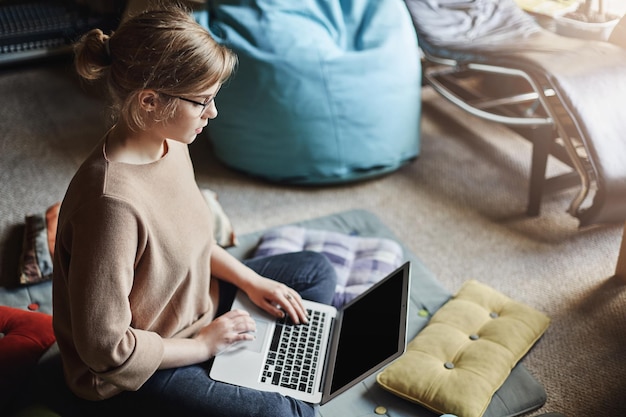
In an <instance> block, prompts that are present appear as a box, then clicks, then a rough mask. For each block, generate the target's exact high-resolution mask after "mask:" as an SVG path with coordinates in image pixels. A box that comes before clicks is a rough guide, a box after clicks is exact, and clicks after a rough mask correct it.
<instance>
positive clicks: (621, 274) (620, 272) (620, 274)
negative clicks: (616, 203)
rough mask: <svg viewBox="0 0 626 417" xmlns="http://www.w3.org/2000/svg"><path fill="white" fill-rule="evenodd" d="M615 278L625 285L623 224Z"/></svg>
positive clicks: (625, 226)
mask: <svg viewBox="0 0 626 417" xmlns="http://www.w3.org/2000/svg"><path fill="white" fill-rule="evenodd" d="M615 276H616V277H617V278H619V279H620V280H622V281H623V282H624V283H626V223H624V231H623V233H622V243H621V245H620V249H619V255H618V257H617V266H616V267H615Z"/></svg>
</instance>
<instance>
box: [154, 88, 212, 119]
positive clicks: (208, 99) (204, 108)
mask: <svg viewBox="0 0 626 417" xmlns="http://www.w3.org/2000/svg"><path fill="white" fill-rule="evenodd" d="M159 94H163V95H164V96H166V97H171V98H177V99H179V100H182V101H186V102H187V103H191V104H195V105H196V106H200V107H202V112H201V113H200V114H202V113H204V110H206V107H207V106H208V105H209V104H211V101H213V99H214V98H215V97H207V99H206V101H205V102H204V103H202V102H200V101H196V100H192V99H190V98H187V97H181V96H173V95H171V94H166V93H161V92H159Z"/></svg>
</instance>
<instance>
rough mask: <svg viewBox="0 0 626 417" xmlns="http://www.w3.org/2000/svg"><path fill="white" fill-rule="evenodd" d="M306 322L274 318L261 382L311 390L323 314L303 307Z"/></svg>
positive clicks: (319, 347) (316, 367) (323, 320)
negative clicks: (305, 311)
mask: <svg viewBox="0 0 626 417" xmlns="http://www.w3.org/2000/svg"><path fill="white" fill-rule="evenodd" d="M307 313H308V315H309V323H308V324H298V325H293V324H290V323H287V322H286V319H280V320H277V321H276V328H275V330H274V335H273V337H272V343H271V345H270V349H269V352H268V355H267V357H266V358H265V364H264V366H263V372H262V374H261V382H264V383H268V384H272V385H276V386H281V387H286V388H290V389H294V390H298V391H301V392H306V393H312V392H313V389H314V387H313V383H314V381H315V374H316V372H317V369H319V368H318V366H317V362H318V361H319V358H320V356H321V351H320V349H321V345H322V333H323V331H322V329H323V326H324V325H325V322H326V315H325V314H324V313H322V312H319V311H311V310H307Z"/></svg>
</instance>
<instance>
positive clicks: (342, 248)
mask: <svg viewBox="0 0 626 417" xmlns="http://www.w3.org/2000/svg"><path fill="white" fill-rule="evenodd" d="M302 250H310V251H314V252H320V253H322V254H324V255H326V257H327V258H328V260H329V261H330V263H331V264H332V265H333V267H334V268H335V271H336V272H337V289H336V291H335V297H334V299H333V303H332V304H333V305H334V306H335V307H337V308H339V307H341V306H343V305H344V304H346V303H347V302H349V301H351V300H352V299H354V298H355V297H356V296H357V295H359V294H361V293H362V292H363V291H365V290H366V289H368V288H369V287H370V286H372V285H373V284H374V283H376V282H378V281H380V280H381V279H382V278H384V277H385V276H386V275H387V274H389V273H390V272H392V271H394V270H395V269H396V268H398V267H399V266H400V264H401V263H402V259H403V252H402V247H401V246H400V245H399V244H398V243H397V242H395V241H393V240H390V239H384V238H374V237H364V236H356V235H348V234H344V233H338V232H329V231H325V230H314V229H306V228H303V227H298V226H285V227H279V228H275V229H272V230H270V231H268V232H266V233H265V234H264V235H262V236H261V240H260V243H259V245H258V246H257V248H256V250H255V252H254V254H253V256H254V257H262V256H269V255H278V254H281V253H288V252H298V251H302Z"/></svg>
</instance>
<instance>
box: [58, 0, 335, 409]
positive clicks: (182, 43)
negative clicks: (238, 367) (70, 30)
mask: <svg viewBox="0 0 626 417" xmlns="http://www.w3.org/2000/svg"><path fill="white" fill-rule="evenodd" d="M75 52H76V61H75V63H76V70H77V72H78V74H79V75H80V76H82V77H83V78H84V79H86V80H96V79H99V78H104V79H105V80H106V83H107V86H108V90H109V93H110V96H111V98H112V110H113V116H114V125H113V127H112V128H111V129H110V130H109V131H108V133H107V134H106V135H105V137H104V138H103V139H102V141H101V142H100V143H99V144H98V145H97V146H96V148H95V150H94V151H93V152H92V153H91V154H90V156H89V157H88V158H87V159H86V161H85V162H84V163H83V164H82V165H81V167H80V169H79V170H78V172H77V173H76V175H75V176H74V178H73V179H72V181H71V183H70V185H69V187H68V190H67V193H66V195H65V198H64V200H63V204H62V206H61V211H60V215H59V223H58V233H57V241H56V242H57V243H56V248H55V259H54V285H53V300H54V314H53V317H54V318H53V322H54V330H55V334H56V337H57V341H58V346H59V349H60V352H61V357H62V362H63V370H64V374H65V381H66V383H67V386H68V387H69V389H70V390H71V392H72V393H73V394H72V395H73V396H75V397H78V398H75V401H72V402H71V404H72V407H71V409H70V410H67V409H66V410H63V412H64V413H66V414H68V413H76V414H82V415H93V414H94V413H98V412H101V413H102V414H109V415H110V413H111V412H125V413H128V412H131V411H132V412H147V411H150V410H152V411H158V412H161V413H165V414H167V413H172V414H174V413H175V415H181V416H194V415H198V416H200V415H210V416H214V417H215V416H229V417H233V416H239V415H241V416H251V415H259V416H261V415H272V416H290V415H294V416H312V415H314V414H315V410H314V407H313V406H312V405H310V404H307V403H304V402H302V401H297V400H294V399H292V398H289V397H285V396H282V395H279V394H276V393H269V392H260V391H256V390H250V389H245V388H241V387H236V386H232V385H228V384H224V383H219V382H216V381H213V380H211V379H210V378H209V377H208V368H209V366H210V363H211V361H210V360H211V358H212V357H214V356H215V355H217V354H219V353H220V352H221V351H223V350H224V349H227V348H229V347H230V346H231V345H233V344H235V343H238V342H242V341H246V340H251V339H253V338H254V330H255V323H254V321H253V320H252V319H251V318H250V317H249V315H248V314H247V313H245V312H242V311H229V310H230V305H231V304H232V301H233V298H234V294H235V292H236V290H237V289H241V290H242V291H244V292H245V293H247V295H248V296H249V297H250V299H251V300H252V301H253V302H254V303H255V304H256V305H258V306H259V307H260V308H262V309H264V310H266V311H267V312H269V313H270V314H273V315H274V316H276V317H282V316H283V315H284V314H285V313H286V314H288V315H289V317H290V318H291V319H292V320H293V321H294V322H295V323H301V322H306V321H307V315H306V311H305V310H304V308H303V306H302V298H308V299H312V300H314V301H318V302H323V303H330V302H331V300H332V297H333V292H334V289H335V283H336V277H335V275H334V270H333V268H332V267H331V266H330V264H329V262H328V261H327V260H326V258H324V257H323V256H322V255H319V254H316V253H311V252H301V253H297V254H290V255H283V256H277V257H269V258H264V259H259V260H253V261H249V262H247V263H246V264H244V263H241V262H239V261H238V260H236V259H235V258H233V257H232V256H231V255H229V254H228V252H226V251H225V250H224V249H222V248H221V247H219V246H218V245H217V244H216V242H215V240H214V238H213V233H212V232H213V231H212V224H213V221H212V214H211V213H210V211H209V208H208V206H207V204H206V203H205V201H204V199H203V197H202V194H201V192H200V190H199V189H198V187H197V184H196V182H195V177H194V173H193V167H192V164H191V159H190V156H189V151H188V145H189V144H190V143H192V142H193V141H194V140H195V138H196V137H197V135H198V134H200V133H201V132H202V129H203V128H204V127H205V126H206V125H207V124H208V122H209V120H210V119H212V118H215V117H216V116H217V108H216V105H215V96H216V95H217V93H218V91H219V89H220V86H221V85H222V84H223V83H224V82H225V81H226V80H227V79H228V78H229V77H230V76H231V74H232V72H233V70H234V68H235V65H236V57H235V56H234V54H233V53H232V52H231V51H230V50H228V49H226V48H224V47H223V46H220V45H219V44H217V43H216V42H215V41H214V40H213V39H212V38H211V36H210V35H209V33H208V32H207V31H206V30H205V29H203V28H202V27H201V26H200V25H198V24H197V23H196V22H195V20H194V19H193V17H192V16H191V15H190V14H189V12H188V11H186V10H182V9H181V8H178V7H172V6H168V7H165V8H160V9H158V10H152V11H147V12H143V13H141V14H139V15H137V16H135V17H132V18H130V19H128V20H127V21H125V22H124V23H122V24H121V26H120V27H119V28H118V29H117V30H116V31H115V32H114V33H113V34H112V35H111V36H109V35H106V34H104V33H103V32H102V31H100V30H98V29H94V30H92V31H91V32H89V33H87V34H86V35H85V36H84V37H83V38H82V39H81V40H80V41H79V42H78V43H77V45H76V49H75ZM233 140H236V138H234V139H233ZM267 277H271V279H270V278H267Z"/></svg>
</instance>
